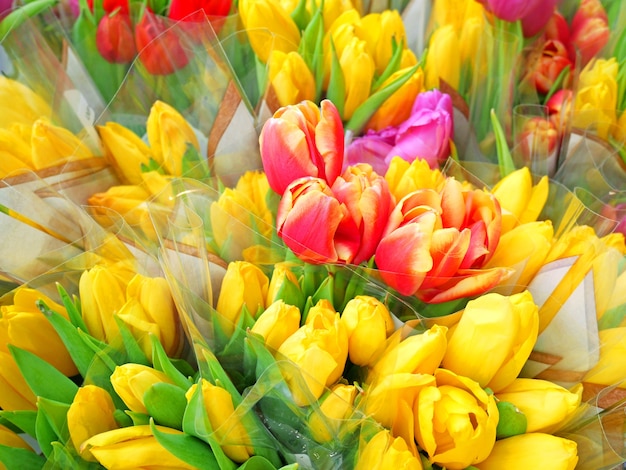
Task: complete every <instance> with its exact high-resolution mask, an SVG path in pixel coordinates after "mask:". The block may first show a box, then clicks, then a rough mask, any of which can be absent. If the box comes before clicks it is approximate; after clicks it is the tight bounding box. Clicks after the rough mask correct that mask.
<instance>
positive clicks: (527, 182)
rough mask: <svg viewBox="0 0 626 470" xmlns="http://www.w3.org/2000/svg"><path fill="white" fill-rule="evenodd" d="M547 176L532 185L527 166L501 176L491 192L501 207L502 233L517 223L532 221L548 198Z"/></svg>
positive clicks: (535, 218)
mask: <svg viewBox="0 0 626 470" xmlns="http://www.w3.org/2000/svg"><path fill="white" fill-rule="evenodd" d="M548 190H549V188H548V177H547V176H544V177H542V178H541V180H539V182H538V183H537V184H536V185H534V186H533V181H532V175H531V174H530V170H529V169H528V167H523V168H520V169H519V170H515V171H514V172H512V173H510V174H508V175H507V176H505V177H504V178H502V179H501V180H500V181H498V183H497V184H496V185H495V186H494V187H493V189H492V190H491V193H492V194H493V195H494V196H495V197H496V198H497V199H498V202H499V203H500V207H501V209H502V233H503V234H504V233H506V232H508V231H509V230H511V229H513V228H514V227H516V226H517V225H519V224H525V223H527V222H534V221H536V220H537V218H538V217H539V214H541V211H542V210H543V206H544V205H545V203H546V201H547V200H548Z"/></svg>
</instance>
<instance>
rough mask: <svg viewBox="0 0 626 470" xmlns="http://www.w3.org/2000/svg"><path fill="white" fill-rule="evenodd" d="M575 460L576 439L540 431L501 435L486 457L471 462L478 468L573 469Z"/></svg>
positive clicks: (489, 469)
mask: <svg viewBox="0 0 626 470" xmlns="http://www.w3.org/2000/svg"><path fill="white" fill-rule="evenodd" d="M577 463H578V452H577V445H576V442H574V441H570V440H569V439H563V438H562V437H557V436H552V435H550V434H543V433H527V434H519V435H517V436H513V437H508V438H506V439H501V440H499V441H497V442H496V444H495V445H494V446H493V450H492V451H491V454H490V455H489V457H487V458H486V459H485V460H483V461H482V462H479V463H476V464H474V466H475V467H476V468H478V469H479V470H501V469H503V468H506V469H507V470H509V469H510V470H524V469H528V468H542V467H543V468H550V469H554V470H574V468H576V464H577Z"/></svg>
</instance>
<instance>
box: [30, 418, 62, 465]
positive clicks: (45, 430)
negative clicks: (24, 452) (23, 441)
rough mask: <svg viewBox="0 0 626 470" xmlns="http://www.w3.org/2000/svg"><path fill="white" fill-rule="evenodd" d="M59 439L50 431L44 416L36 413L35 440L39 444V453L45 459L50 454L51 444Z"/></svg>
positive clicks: (48, 422) (50, 427) (48, 423)
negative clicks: (41, 453)
mask: <svg viewBox="0 0 626 470" xmlns="http://www.w3.org/2000/svg"><path fill="white" fill-rule="evenodd" d="M58 438H59V436H57V434H56V433H55V432H54V429H52V426H51V425H50V421H49V420H48V418H47V417H46V416H45V414H44V413H42V412H39V413H37V420H36V422H35V439H36V440H37V443H38V444H39V447H40V449H41V452H43V454H44V455H45V456H46V458H48V457H50V455H51V454H52V443H53V442H54V441H56V440H57V439H58Z"/></svg>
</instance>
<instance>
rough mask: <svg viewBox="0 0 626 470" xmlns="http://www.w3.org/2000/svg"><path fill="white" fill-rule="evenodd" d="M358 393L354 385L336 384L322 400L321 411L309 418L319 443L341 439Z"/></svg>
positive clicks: (312, 432)
mask: <svg viewBox="0 0 626 470" xmlns="http://www.w3.org/2000/svg"><path fill="white" fill-rule="evenodd" d="M358 393H359V391H358V389H357V388H356V387H355V386H354V385H345V384H336V385H334V386H333V387H332V388H331V389H330V391H329V392H328V393H327V394H326V396H325V397H322V398H321V403H320V407H319V409H317V410H315V411H314V412H313V413H312V414H311V415H310V416H309V429H310V430H311V435H312V436H313V438H314V439H315V440H316V441H317V442H319V443H326V442H330V441H332V440H333V439H334V438H336V439H341V434H342V425H344V422H345V420H347V419H348V418H350V416H351V415H352V413H353V404H354V400H355V398H356V396H357V394H358ZM348 429H349V428H348Z"/></svg>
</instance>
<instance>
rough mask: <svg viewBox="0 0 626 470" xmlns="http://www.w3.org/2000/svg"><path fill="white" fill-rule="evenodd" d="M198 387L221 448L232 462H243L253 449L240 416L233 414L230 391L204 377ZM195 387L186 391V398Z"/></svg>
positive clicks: (251, 453)
mask: <svg viewBox="0 0 626 470" xmlns="http://www.w3.org/2000/svg"><path fill="white" fill-rule="evenodd" d="M200 387H201V391H202V399H203V402H204V408H205V410H206V412H207V415H208V417H209V422H210V423H211V428H212V429H213V432H214V435H215V438H216V439H217V441H218V442H219V443H220V446H221V447H222V450H223V451H224V453H225V454H226V455H227V456H228V457H229V458H230V459H231V460H233V461H234V462H237V463H243V462H245V461H246V460H248V459H249V458H250V457H251V456H252V455H253V454H254V449H252V447H251V445H250V437H249V436H248V433H247V432H246V430H245V428H244V426H243V424H242V423H241V420H240V416H238V415H236V414H235V408H234V405H233V399H232V397H231V395H230V393H228V391H227V390H226V389H224V388H222V387H218V386H216V385H213V384H212V383H211V382H209V381H208V380H205V379H202V380H201V385H200ZM196 388H197V385H195V384H194V385H192V387H191V388H190V389H189V390H188V391H187V397H188V399H189V398H190V397H191V396H192V394H193V393H194V392H195V390H196Z"/></svg>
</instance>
